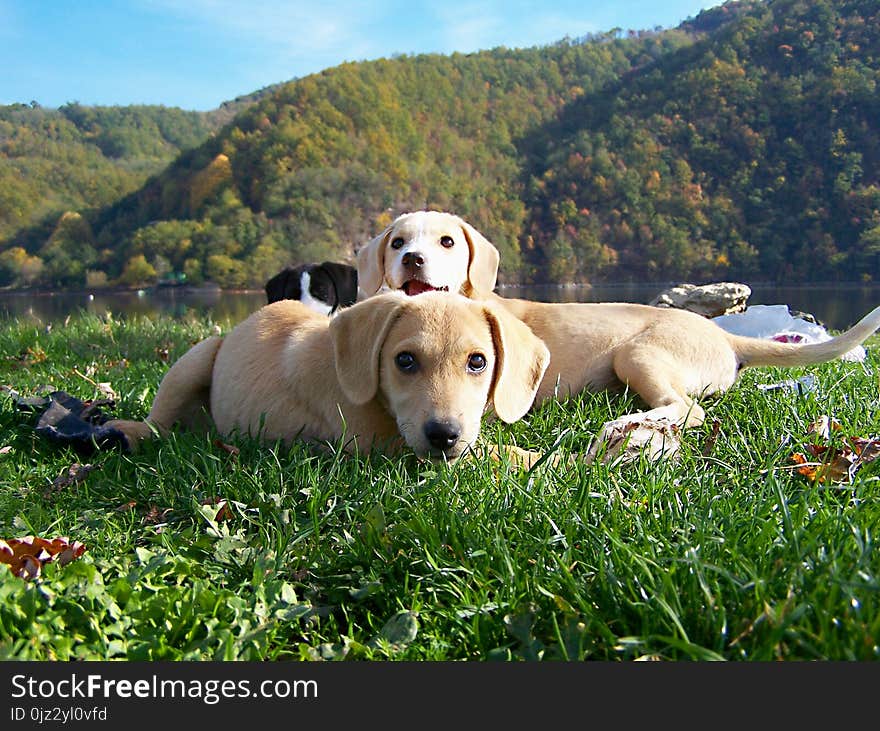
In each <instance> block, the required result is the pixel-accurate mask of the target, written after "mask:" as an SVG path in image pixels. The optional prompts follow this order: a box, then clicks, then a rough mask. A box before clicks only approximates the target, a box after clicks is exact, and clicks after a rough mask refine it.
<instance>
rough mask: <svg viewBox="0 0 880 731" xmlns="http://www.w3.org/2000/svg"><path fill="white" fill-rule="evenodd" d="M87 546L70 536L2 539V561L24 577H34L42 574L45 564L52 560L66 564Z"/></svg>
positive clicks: (0, 546) (0, 547) (13, 571)
mask: <svg viewBox="0 0 880 731" xmlns="http://www.w3.org/2000/svg"><path fill="white" fill-rule="evenodd" d="M85 550H86V547H85V546H84V545H83V544H82V543H80V542H78V541H74V542H73V543H71V542H70V540H69V539H68V538H39V537H37V536H25V537H24V538H10V539H8V540H5V541H4V540H2V539H0V563H5V564H6V565H7V566H9V569H10V571H12V573H13V574H15V575H16V576H19V577H21V578H23V579H34V578H36V577H38V576H39V575H40V572H41V571H42V568H43V566H45V565H46V564H47V563H49V562H51V561H55V562H56V563H58V564H60V565H61V566H64V565H66V564H68V563H70V562H71V561H73V560H74V559H77V558H79V557H80V556H82V555H83V553H84V552H85Z"/></svg>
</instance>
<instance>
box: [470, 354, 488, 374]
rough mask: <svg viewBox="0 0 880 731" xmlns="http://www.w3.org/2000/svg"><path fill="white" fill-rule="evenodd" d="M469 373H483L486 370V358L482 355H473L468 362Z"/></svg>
mask: <svg viewBox="0 0 880 731" xmlns="http://www.w3.org/2000/svg"><path fill="white" fill-rule="evenodd" d="M467 369H468V373H482V372H483V371H484V370H486V356H484V355H482V354H481V353H471V355H470V357H469V358H468V362H467Z"/></svg>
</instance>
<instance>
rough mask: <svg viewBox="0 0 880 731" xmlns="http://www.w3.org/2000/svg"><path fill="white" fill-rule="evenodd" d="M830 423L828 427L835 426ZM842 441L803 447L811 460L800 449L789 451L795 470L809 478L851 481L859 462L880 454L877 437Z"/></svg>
mask: <svg viewBox="0 0 880 731" xmlns="http://www.w3.org/2000/svg"><path fill="white" fill-rule="evenodd" d="M834 423H836V422H834ZM834 423H832V425H831V427H830V428H831V429H834V428H835V426H834ZM820 428H822V427H821V426H820ZM836 428H838V429H839V428H840V426H839V425H837V427H836ZM817 433H818V432H817ZM826 433H827V431H826ZM846 441H847V444H846V445H845V446H843V447H834V446H831V445H828V444H810V445H808V446H807V447H806V449H807V451H808V452H809V453H810V455H811V456H812V458H813V459H812V460H811V459H809V458H808V457H807V456H806V455H804V454H802V453H800V452H796V453H794V454H792V455H791V457H790V459H791V461H792V462H794V463H795V464H798V465H800V467H798V468H797V472H798V473H799V474H801V475H803V476H804V477H806V478H807V479H808V480H811V481H813V482H821V483H827V482H852V480H853V477H855V473H856V472H857V471H858V469H859V468H860V467H861V466H862V465H863V464H867V463H868V462H873V461H874V460H875V459H877V457H878V456H880V439H866V438H864V437H849V438H848V439H847V440H846Z"/></svg>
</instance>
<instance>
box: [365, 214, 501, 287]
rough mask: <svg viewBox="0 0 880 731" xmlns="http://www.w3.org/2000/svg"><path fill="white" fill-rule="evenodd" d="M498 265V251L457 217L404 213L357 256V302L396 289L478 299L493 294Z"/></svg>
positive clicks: (451, 215)
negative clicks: (446, 293)
mask: <svg viewBox="0 0 880 731" xmlns="http://www.w3.org/2000/svg"><path fill="white" fill-rule="evenodd" d="M498 261H499V255H498V249H496V248H495V247H494V246H493V245H492V244H491V243H490V242H489V241H488V240H487V239H486V238H485V237H484V236H483V235H482V234H481V233H480V232H479V231H477V230H476V229H475V228H474V227H473V226H471V225H470V224H469V223H467V222H466V221H464V220H462V219H461V218H459V217H458V216H455V215H453V214H451V213H444V212H441V211H413V212H412V213H404V214H402V215H400V216H398V217H397V218H396V219H394V221H393V222H392V223H391V225H390V226H388V228H386V229H385V230H384V231H383V232H382V233H380V234H379V235H378V236H376V237H375V238H374V239H372V240H371V241H369V242H368V243H367V244H365V245H364V246H362V247H361V248H360V249H359V250H358V256H357V277H358V299H359V300H362V299H366V298H367V297H372V296H373V295H374V294H376V293H377V292H380V291H387V290H397V289H399V290H402V291H404V292H406V293H407V294H410V295H412V294H420V293H422V292H430V291H432V290H440V291H443V292H456V293H459V294H463V295H465V296H466V297H471V298H473V299H478V298H480V297H481V296H482V295H485V294H489V293H490V292H492V290H493V289H495V280H496V277H497V276H498Z"/></svg>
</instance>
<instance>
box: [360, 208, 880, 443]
mask: <svg viewBox="0 0 880 731" xmlns="http://www.w3.org/2000/svg"><path fill="white" fill-rule="evenodd" d="M423 217H424V218H425V219H426V220H425V222H424V223H422V222H421V219H422V218H423ZM460 221H461V219H460V218H458V217H457V216H451V215H449V214H443V213H436V212H431V213H430V214H426V213H425V212H416V213H412V214H407V217H406V219H405V223H406V226H405V227H403V226H401V227H397V226H396V225H392V227H391V229H389V231H386V232H385V233H384V234H383V236H380V237H379V238H378V239H374V240H373V242H371V244H370V245H368V249H369V248H371V247H377V246H379V247H381V246H385V245H387V242H388V241H389V240H390V241H391V242H392V244H391V246H392V249H395V246H396V249H395V250H397V251H407V250H409V248H410V247H411V246H415V243H414V242H415V241H416V240H421V239H418V237H416V236H415V234H412V233H410V232H413V231H417V232H419V231H424V230H429V231H431V237H432V239H438V240H442V238H443V237H444V236H447V237H449V236H452V233H450V232H454V231H455V230H456V229H457V228H458V227H460V225H461V224H460ZM477 235H478V236H479V234H477ZM409 236H413V238H412V239H411V238H409ZM472 236H473V234H472ZM479 239H480V240H481V244H480V246H481V250H485V248H486V246H490V247H491V246H492V244H491V243H489V242H488V240H486V239H485V238H484V237H482V236H479ZM377 241H378V242H379V243H378V244H377V243H376V242H377ZM383 242H384V243H383ZM393 242H396V244H395V243H393ZM419 250H420V252H421V257H422V259H423V261H422V264H421V267H420V268H419V269H414V268H410V269H405V268H404V267H402V266H400V265H398V264H396V263H395V259H394V258H393V257H392V258H390V259H389V257H388V255H387V253H386V255H385V258H384V262H385V270H384V273H383V275H382V277H381V278H382V279H383V281H384V283H385V285H386V286H388V287H391V288H399V289H403V290H405V291H407V292H411V293H415V292H419V291H422V287H421V286H420V285H419V284H418V280H419V277H420V276H421V271H424V270H428V269H430V270H431V271H440V272H442V271H444V269H443V268H442V267H441V268H439V269H435V268H434V267H433V262H432V261H431V257H433V256H434V255H435V253H436V251H435V248H432V247H424V246H421V247H419ZM482 260H483V262H489V261H492V257H491V255H486V254H485V253H483V254H482ZM496 260H497V257H496ZM363 262H366V264H364V263H363ZM389 262H390V263H389ZM362 266H366V269H367V271H368V274H369V277H370V281H376V279H377V275H376V274H375V273H374V271H373V267H374V266H375V261H374V260H372V259H371V257H369V256H367V255H364V257H363V260H361V258H359V260H358V276H359V277H360V276H361V268H362ZM460 266H461V268H460V269H459V271H457V272H454V273H452V274H451V275H450V276H449V277H448V279H443V278H442V277H440V276H439V275H435V276H434V277H433V278H432V279H431V282H430V284H431V288H434V289H439V288H443V287H449V288H453V287H455V286H457V284H458V282H460V281H461V280H463V279H465V280H466V279H467V277H468V275H469V272H470V269H469V268H467V267H466V266H465V265H463V264H462V265H460ZM401 271H404V272H405V274H406V276H408V277H409V279H404V278H403V276H402V275H401ZM494 278H495V277H494V274H492V273H491V272H489V271H486V270H484V271H482V272H481V274H480V280H479V281H478V282H476V283H471V284H465V285H459V286H460V290H461V291H463V292H476V293H482V292H485V289H484V288H485V285H486V283H488V282H489V281H494ZM472 296H473V295H472ZM476 296H483V297H486V298H487V299H488V300H489V301H491V302H493V303H495V304H496V305H500V306H502V307H503V308H505V309H506V310H507V311H508V312H510V313H512V314H514V315H516V317H517V318H519V319H520V320H521V321H522V322H523V323H525V324H526V325H528V326H529V328H530V329H531V330H532V332H534V333H535V335H537V336H538V337H539V338H541V339H542V340H543V341H544V342H545V344H546V345H547V347H548V349H549V350H550V365H549V366H548V368H547V370H546V372H545V374H544V378H543V380H542V382H541V385H540V386H539V388H538V390H537V393H536V399H535V402H536V403H540V402H542V401H543V400H545V399H547V398H567V397H569V396H571V395H574V394H577V393H580V392H581V391H583V390H585V389H589V390H593V391H596V390H600V389H605V388H622V387H624V386H625V387H627V388H629V389H630V390H631V391H633V392H635V393H636V394H638V396H639V397H640V398H641V399H642V400H643V401H644V402H645V403H646V404H647V405H648V406H649V407H650V410H649V411H647V412H640V413H637V414H632V415H629V416H625V417H623V418H622V419H618V420H616V421H614V422H609V423H608V424H606V425H605V428H604V430H603V434H602V436H603V437H608V436H609V435H610V434H612V433H613V432H614V431H615V430H617V431H618V432H619V431H621V429H623V430H625V429H627V428H628V425H632V424H633V423H635V422H645V421H650V422H654V423H656V422H662V421H666V422H668V423H671V424H675V425H677V426H695V425H698V424H700V423H702V422H703V420H704V419H705V412H704V410H703V408H702V407H701V406H700V405H699V404H698V403H697V402H696V401H695V398H700V397H702V396H707V395H711V394H716V393H720V392H723V391H725V390H727V389H728V388H730V387H731V386H732V385H733V383H734V382H735V381H736V378H737V376H738V375H739V373H740V372H741V370H742V369H743V368H748V367H754V366H799V365H810V364H813V363H821V362H824V361H828V360H831V359H833V358H836V357H839V356H841V355H843V354H844V353H846V352H847V351H849V350H851V349H852V348H854V347H855V346H857V345H859V344H860V343H861V342H862V341H863V340H865V338H867V337H868V336H869V335H871V334H872V333H873V332H874V331H875V330H876V329H877V328H878V327H880V307H878V308H876V309H875V310H873V311H872V312H871V313H869V314H868V315H867V316H866V317H864V318H863V319H862V320H861V321H860V322H859V323H858V324H856V325H855V326H854V327H853V328H851V329H850V330H848V331H847V332H846V333H844V334H843V335H840V336H838V337H836V338H834V339H832V340H829V341H827V342H824V343H819V344H810V345H800V344H789V343H778V342H774V341H771V340H764V339H760V338H746V337H740V336H736V335H732V334H730V333H728V332H726V331H725V330H723V329H722V328H720V327H718V326H717V325H715V324H714V323H713V322H711V321H710V320H707V319H706V318H704V317H701V316H700V315H697V314H694V313H692V312H687V311H685V310H676V309H668V308H660V307H650V306H647V305H638V304H628V303H597V304H588V303H562V304H559V303H546V302H532V301H529V300H522V299H508V298H502V297H499V296H497V295H495V294H493V293H487V294H477V295H476ZM634 436H635V435H634ZM658 436H660V437H662V433H660V434H659V435H658V432H657V431H652V430H651V429H647V430H644V431H643V432H642V434H641V436H640V437H638V438H643V439H644V440H646V441H647V442H651V443H652V444H651V446H652V449H653V451H654V453H655V454H656V453H657V451H658V444H657V442H660V441H662V439H658V438H657V437H658ZM597 441H598V442H600V441H601V439H600V440H597ZM660 446H661V447H662V445H660Z"/></svg>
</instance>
